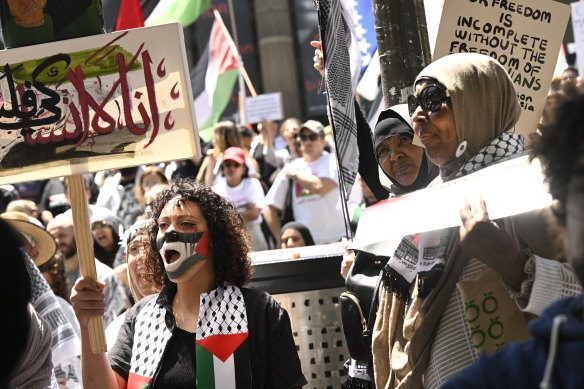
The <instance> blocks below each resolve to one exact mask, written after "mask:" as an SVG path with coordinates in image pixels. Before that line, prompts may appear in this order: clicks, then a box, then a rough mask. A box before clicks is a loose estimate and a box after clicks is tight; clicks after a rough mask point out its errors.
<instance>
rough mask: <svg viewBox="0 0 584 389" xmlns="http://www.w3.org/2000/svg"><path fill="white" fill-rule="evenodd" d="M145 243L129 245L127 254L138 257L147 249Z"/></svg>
mask: <svg viewBox="0 0 584 389" xmlns="http://www.w3.org/2000/svg"><path fill="white" fill-rule="evenodd" d="M148 247H149V246H148V244H147V243H131V244H130V245H129V246H128V253H129V254H130V255H138V254H140V253H141V252H144V251H145V250H147V249H148Z"/></svg>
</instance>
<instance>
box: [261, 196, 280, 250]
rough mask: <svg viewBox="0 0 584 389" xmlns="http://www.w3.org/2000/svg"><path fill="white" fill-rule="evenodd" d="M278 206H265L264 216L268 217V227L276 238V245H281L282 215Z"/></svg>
mask: <svg viewBox="0 0 584 389" xmlns="http://www.w3.org/2000/svg"><path fill="white" fill-rule="evenodd" d="M279 212H280V211H279V210H278V208H276V207H274V206H273V205H268V206H267V207H265V208H264V213H263V215H264V217H265V218H266V223H267V224H268V228H269V229H270V232H271V233H272V235H273V236H274V239H276V247H278V248H279V247H280V228H281V227H282V226H281V225H280V215H279Z"/></svg>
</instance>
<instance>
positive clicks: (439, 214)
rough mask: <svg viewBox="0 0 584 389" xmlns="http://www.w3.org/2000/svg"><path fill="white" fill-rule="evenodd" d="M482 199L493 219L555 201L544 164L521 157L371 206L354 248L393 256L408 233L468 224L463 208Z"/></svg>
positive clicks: (362, 219)
mask: <svg viewBox="0 0 584 389" xmlns="http://www.w3.org/2000/svg"><path fill="white" fill-rule="evenodd" d="M480 197H482V198H483V199H484V200H485V203H486V205H487V210H488V213H489V217H490V218H491V219H492V220H495V219H500V218H503V217H507V216H513V215H518V214H521V213H524V212H528V211H531V210H534V209H540V208H544V207H547V206H549V205H551V203H552V197H551V195H550V194H549V192H548V189H547V186H546V185H545V184H544V176H543V173H542V170H541V165H540V163H539V161H538V160H537V159H535V160H533V161H529V156H528V155H525V156H520V157H517V158H513V159H511V160H508V161H505V162H501V163H497V164H494V165H492V166H489V167H486V168H484V169H482V170H480V171H478V172H476V173H473V174H470V175H468V176H465V177H461V178H458V179H456V180H452V181H448V182H445V183H442V184H439V185H435V186H431V187H428V188H426V189H422V190H419V191H416V192H412V193H408V194H405V195H402V196H398V197H395V198H393V199H389V200H384V201H381V202H379V203H377V204H375V205H373V206H371V207H368V208H366V209H365V210H364V211H363V213H361V217H360V219H359V226H358V228H357V234H356V235H355V240H354V243H353V247H352V248H356V249H360V250H365V251H369V252H372V253H374V254H379V255H388V253H390V254H391V253H393V250H394V249H395V247H397V244H398V243H399V242H400V241H401V238H402V237H403V236H405V235H408V234H414V233H420V232H426V231H434V230H439V229H442V228H448V227H455V226H460V225H462V222H461V220H460V209H461V208H462V207H463V205H464V203H465V199H468V201H469V203H471V204H473V203H475V202H476V201H477V200H478V199H479V198H480ZM389 220H399V221H400V222H399V223H390V222H388V221H389Z"/></svg>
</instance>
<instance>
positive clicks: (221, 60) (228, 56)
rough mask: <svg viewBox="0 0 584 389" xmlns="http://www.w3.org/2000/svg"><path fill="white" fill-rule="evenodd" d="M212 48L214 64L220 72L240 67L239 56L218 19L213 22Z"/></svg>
mask: <svg viewBox="0 0 584 389" xmlns="http://www.w3.org/2000/svg"><path fill="white" fill-rule="evenodd" d="M210 50H211V57H212V58H213V61H214V65H215V66H217V73H218V74H221V73H225V72H227V71H228V70H231V69H237V68H238V67H239V62H238V60H237V57H236V56H235V53H234V52H233V50H232V49H231V47H230V46H229V41H228V40H227V37H226V36H225V33H224V32H223V30H222V29H221V26H220V25H219V22H218V21H217V20H215V21H214V22H213V27H212V28H211V45H210Z"/></svg>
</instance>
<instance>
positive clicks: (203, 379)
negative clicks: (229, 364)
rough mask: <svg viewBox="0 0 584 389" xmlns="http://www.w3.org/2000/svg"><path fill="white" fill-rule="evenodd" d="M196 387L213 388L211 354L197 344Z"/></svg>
mask: <svg viewBox="0 0 584 389" xmlns="http://www.w3.org/2000/svg"><path fill="white" fill-rule="evenodd" d="M196 349H197V351H196V353H197V372H196V375H197V389H215V368H214V367H213V354H211V353H210V352H209V351H207V349H205V348H204V347H201V346H199V345H198V344H197V348H196Z"/></svg>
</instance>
